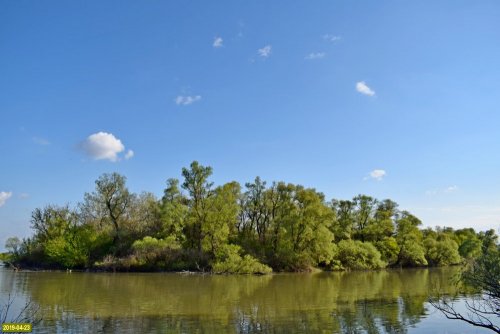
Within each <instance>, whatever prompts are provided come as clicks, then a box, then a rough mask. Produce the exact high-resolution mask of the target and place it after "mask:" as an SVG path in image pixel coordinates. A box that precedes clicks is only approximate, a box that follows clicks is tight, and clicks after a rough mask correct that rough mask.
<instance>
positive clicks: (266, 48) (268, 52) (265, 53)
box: [257, 45, 272, 58]
mask: <svg viewBox="0 0 500 334" xmlns="http://www.w3.org/2000/svg"><path fill="white" fill-rule="evenodd" d="M271 49H272V46H271V45H266V46H264V47H263V48H262V49H259V50H257V53H258V54H259V56H261V57H264V58H267V57H269V56H270V55H271Z"/></svg>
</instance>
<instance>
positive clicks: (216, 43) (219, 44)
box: [212, 37, 223, 48]
mask: <svg viewBox="0 0 500 334" xmlns="http://www.w3.org/2000/svg"><path fill="white" fill-rule="evenodd" d="M222 42H223V40H222V38H221V37H215V39H214V43H213V44H212V46H213V47H214V48H220V47H222V46H223V44H222Z"/></svg>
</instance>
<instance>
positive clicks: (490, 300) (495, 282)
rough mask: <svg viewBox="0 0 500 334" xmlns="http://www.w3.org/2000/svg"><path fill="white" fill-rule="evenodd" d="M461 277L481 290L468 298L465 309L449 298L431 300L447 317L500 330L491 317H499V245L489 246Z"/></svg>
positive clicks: (466, 283)
mask: <svg viewBox="0 0 500 334" xmlns="http://www.w3.org/2000/svg"><path fill="white" fill-rule="evenodd" d="M490 237H491V236H490ZM460 281H461V282H462V283H464V284H465V285H466V286H469V287H472V288H474V289H475V290H476V291H477V292H478V293H479V294H478V296H477V297H476V298H474V299H473V300H472V301H471V302H466V308H467V312H466V313H461V312H459V311H457V309H456V308H455V306H454V305H453V301H452V300H450V299H449V298H438V299H437V300H436V299H435V300H431V301H430V303H431V304H432V305H433V306H434V307H436V308H437V309H438V310H440V311H441V312H443V314H444V315H445V316H446V317H447V318H448V319H455V320H461V321H465V322H467V323H469V324H471V325H473V326H476V327H483V328H487V329H490V330H492V331H494V332H496V333H500V326H499V324H498V322H496V323H495V322H493V321H492V319H493V318H497V319H498V317H500V247H498V246H496V249H492V248H489V249H486V252H484V253H483V254H482V255H481V256H480V257H479V258H477V259H476V260H474V261H472V263H471V264H470V266H469V267H468V268H467V269H466V270H465V271H464V272H463V274H462V276H461V278H460Z"/></svg>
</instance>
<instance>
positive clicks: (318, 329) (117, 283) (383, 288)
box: [0, 268, 487, 333]
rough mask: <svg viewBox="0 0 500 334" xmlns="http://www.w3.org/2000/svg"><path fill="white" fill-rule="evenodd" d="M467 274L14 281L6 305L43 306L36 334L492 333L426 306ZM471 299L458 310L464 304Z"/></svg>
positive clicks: (19, 276) (1, 293)
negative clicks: (456, 278) (11, 299)
mask: <svg viewBox="0 0 500 334" xmlns="http://www.w3.org/2000/svg"><path fill="white" fill-rule="evenodd" d="M457 272H458V268H436V269H404V270H382V271H370V272H335V273H326V272H321V273H312V274H274V275H267V276H238V275H234V276H215V275H198V274H195V275H182V274H173V273H117V274H112V273H78V272H73V273H67V272H14V271H11V270H7V269H5V268H4V269H2V268H0V289H1V290H0V297H1V298H2V301H4V300H5V299H6V298H7V295H8V294H9V293H11V294H12V295H14V296H15V303H14V305H13V310H11V312H15V310H14V308H16V307H17V308H19V307H20V306H21V305H23V303H25V301H26V300H31V301H32V303H33V305H36V306H37V307H39V312H38V313H39V315H40V316H41V317H42V318H43V319H42V321H41V322H40V323H39V324H37V325H36V326H34V330H33V331H34V332H35V333H487V331H484V330H481V329H477V328H474V327H470V326H468V325H466V324H464V323H462V322H459V321H456V320H455V321H454V320H447V319H446V318H445V317H444V316H442V315H441V313H440V312H439V311H436V310H435V309H434V308H433V307H432V306H431V305H430V304H428V303H427V300H428V298H429V297H430V296H432V295H433V294H436V293H446V294H453V293H454V291H455V290H454V284H453V277H454V275H456V274H457ZM467 298H468V297H467V296H462V297H461V299H459V300H458V301H457V303H458V304H460V303H463V302H464V300H466V299H467Z"/></svg>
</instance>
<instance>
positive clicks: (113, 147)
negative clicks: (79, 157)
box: [80, 132, 134, 162]
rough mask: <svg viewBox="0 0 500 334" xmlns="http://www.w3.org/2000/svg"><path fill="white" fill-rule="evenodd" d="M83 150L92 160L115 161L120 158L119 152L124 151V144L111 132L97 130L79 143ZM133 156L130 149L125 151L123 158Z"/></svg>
mask: <svg viewBox="0 0 500 334" xmlns="http://www.w3.org/2000/svg"><path fill="white" fill-rule="evenodd" d="M80 147H81V149H82V150H83V152H84V153H85V154H86V155H87V156H89V157H90V158H92V159H94V160H109V161H112V162H116V161H119V160H120V153H122V152H124V151H125V145H123V143H122V141H121V140H120V139H118V138H116V137H115V136H114V135H113V134H112V133H107V132H97V133H94V134H91V135H90V136H88V137H87V139H85V140H84V141H83V142H82V143H81V145H80ZM133 156H134V152H133V151H132V150H128V151H127V153H125V155H124V158H125V159H130V158H132V157H133Z"/></svg>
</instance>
